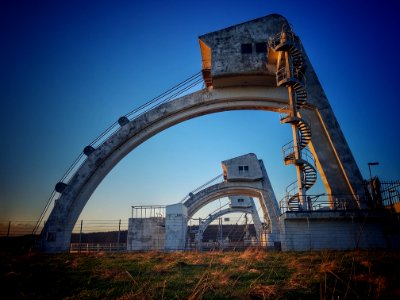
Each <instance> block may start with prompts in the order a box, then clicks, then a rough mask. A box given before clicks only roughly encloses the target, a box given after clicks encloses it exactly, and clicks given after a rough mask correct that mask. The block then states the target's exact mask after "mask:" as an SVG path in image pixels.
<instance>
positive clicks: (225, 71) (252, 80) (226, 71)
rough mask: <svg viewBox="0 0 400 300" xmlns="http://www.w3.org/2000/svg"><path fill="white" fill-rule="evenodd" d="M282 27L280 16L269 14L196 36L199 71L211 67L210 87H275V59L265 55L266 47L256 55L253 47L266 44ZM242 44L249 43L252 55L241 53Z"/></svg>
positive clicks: (284, 21)
mask: <svg viewBox="0 0 400 300" xmlns="http://www.w3.org/2000/svg"><path fill="white" fill-rule="evenodd" d="M284 24H287V21H286V19H285V18H284V17H282V16H280V15H277V14H273V15H268V16H265V17H262V18H258V19H255V20H252V21H249V22H245V23H242V24H239V25H235V26H231V27H228V28H225V29H222V30H218V31H215V32H211V33H207V34H205V35H202V36H200V37H199V41H200V49H201V52H202V57H203V68H204V67H205V68H207V67H210V68H211V77H212V84H213V86H214V88H219V87H223V86H239V85H242V86H243V85H253V86H254V85H263V86H276V81H275V71H276V57H274V56H273V55H269V54H270V53H269V50H268V47H266V50H267V52H257V51H256V50H257V49H256V44H258V43H264V44H267V43H268V39H269V38H270V37H271V36H273V35H275V34H276V33H278V32H280V31H281V30H282V26H283V25H284ZM242 44H251V46H252V52H251V53H246V54H242V51H241V46H242ZM272 54H273V53H272ZM210 59H211V61H210V62H208V60H210Z"/></svg>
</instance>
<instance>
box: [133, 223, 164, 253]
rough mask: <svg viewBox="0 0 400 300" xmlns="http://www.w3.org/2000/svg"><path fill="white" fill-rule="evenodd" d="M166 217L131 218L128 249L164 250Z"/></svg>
mask: <svg viewBox="0 0 400 300" xmlns="http://www.w3.org/2000/svg"><path fill="white" fill-rule="evenodd" d="M164 245H165V220H164V218H129V225H128V238H127V250H128V251H149V250H164Z"/></svg>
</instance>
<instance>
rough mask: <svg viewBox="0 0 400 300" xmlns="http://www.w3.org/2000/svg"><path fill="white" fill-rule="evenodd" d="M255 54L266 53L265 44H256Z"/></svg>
mask: <svg viewBox="0 0 400 300" xmlns="http://www.w3.org/2000/svg"><path fill="white" fill-rule="evenodd" d="M256 52H257V53H266V52H267V43H257V44H256Z"/></svg>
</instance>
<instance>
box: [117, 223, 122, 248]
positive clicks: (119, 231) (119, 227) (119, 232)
mask: <svg viewBox="0 0 400 300" xmlns="http://www.w3.org/2000/svg"><path fill="white" fill-rule="evenodd" d="M120 234H121V219H119V222H118V238H117V244H119V238H120Z"/></svg>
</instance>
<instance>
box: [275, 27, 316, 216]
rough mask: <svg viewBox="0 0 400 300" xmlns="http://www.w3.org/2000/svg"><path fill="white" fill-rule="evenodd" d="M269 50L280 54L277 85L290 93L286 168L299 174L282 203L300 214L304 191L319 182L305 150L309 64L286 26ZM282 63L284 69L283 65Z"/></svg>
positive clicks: (284, 117) (308, 130) (308, 133)
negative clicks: (290, 135) (302, 111)
mask: <svg viewBox="0 0 400 300" xmlns="http://www.w3.org/2000/svg"><path fill="white" fill-rule="evenodd" d="M269 47H270V48H272V49H273V50H274V51H276V52H280V56H279V59H278V64H277V66H278V67H277V72H276V84H277V86H285V87H287V88H288V91H289V105H288V106H285V107H283V108H282V111H281V120H280V121H281V123H282V124H291V125H292V127H294V130H293V135H294V137H293V141H291V142H289V143H287V144H286V145H284V146H283V148H282V152H283V160H284V163H285V165H289V164H293V165H295V166H296V169H297V172H298V180H296V181H295V182H293V183H291V184H290V185H289V186H288V187H287V188H286V196H285V198H284V199H282V201H281V208H282V209H283V210H287V209H288V210H292V211H298V210H303V209H311V208H310V207H307V204H306V201H305V199H306V195H305V191H307V190H309V189H310V188H311V187H312V186H313V185H314V184H315V182H316V180H317V172H316V170H315V167H314V165H315V160H314V158H313V156H312V154H311V153H310V151H309V150H308V149H307V148H306V147H307V145H308V144H309V143H310V141H311V127H310V125H309V124H308V123H307V122H306V121H305V120H304V119H302V118H301V116H300V113H299V110H300V109H302V108H303V107H304V106H305V105H306V104H307V90H306V83H305V82H306V78H305V77H304V71H305V69H306V62H305V59H304V57H303V54H302V50H301V49H302V46H301V42H300V39H299V38H298V37H297V36H296V35H295V34H294V33H293V31H292V29H291V28H290V27H288V26H285V27H284V28H283V29H282V31H281V32H280V33H279V34H277V35H276V36H274V37H273V38H271V39H270V41H269ZM281 62H283V66H281Z"/></svg>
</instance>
